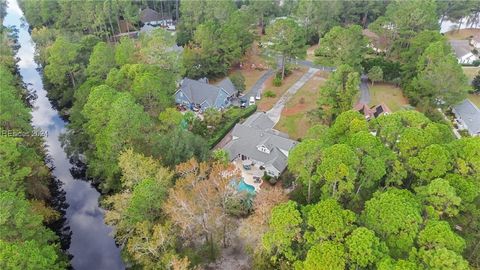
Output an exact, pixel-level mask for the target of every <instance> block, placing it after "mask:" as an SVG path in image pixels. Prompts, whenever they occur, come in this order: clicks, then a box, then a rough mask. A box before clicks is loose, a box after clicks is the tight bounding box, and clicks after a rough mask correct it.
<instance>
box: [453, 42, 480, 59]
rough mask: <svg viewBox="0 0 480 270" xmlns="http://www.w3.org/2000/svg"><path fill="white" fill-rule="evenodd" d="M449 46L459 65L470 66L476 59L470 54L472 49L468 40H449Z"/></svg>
mask: <svg viewBox="0 0 480 270" xmlns="http://www.w3.org/2000/svg"><path fill="white" fill-rule="evenodd" d="M450 45H451V46H452V48H453V51H454V52H455V56H456V57H457V59H458V63H460V64H472V63H473V61H475V60H478V57H477V56H476V55H474V54H473V53H472V47H470V42H469V41H468V40H450Z"/></svg>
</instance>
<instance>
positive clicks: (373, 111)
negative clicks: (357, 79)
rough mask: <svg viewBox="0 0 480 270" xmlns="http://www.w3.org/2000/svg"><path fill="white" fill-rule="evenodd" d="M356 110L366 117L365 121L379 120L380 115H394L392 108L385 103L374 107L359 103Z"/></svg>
mask: <svg viewBox="0 0 480 270" xmlns="http://www.w3.org/2000/svg"><path fill="white" fill-rule="evenodd" d="M354 109H355V110H356V111H358V112H359V113H361V114H362V115H363V116H365V119H367V120H370V119H373V118H377V117H379V116H380V115H384V114H390V113H392V111H391V110H390V108H388V106H387V105H386V104H384V103H381V104H378V105H376V106H372V107H369V106H368V105H367V104H365V103H358V104H357V105H356V106H355V108H354Z"/></svg>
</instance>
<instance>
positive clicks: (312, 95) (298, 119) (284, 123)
mask: <svg viewBox="0 0 480 270" xmlns="http://www.w3.org/2000/svg"><path fill="white" fill-rule="evenodd" d="M324 75H325V74H324V73H322V72H317V73H316V74H315V76H314V77H313V78H311V79H310V80H309V81H308V82H307V83H305V85H304V86H303V87H302V88H300V90H298V92H297V93H296V94H295V95H294V96H293V97H292V98H291V99H290V100H289V101H288V103H287V104H286V106H285V109H284V110H283V111H282V116H281V118H280V121H279V122H278V124H277V125H276V126H275V129H278V130H280V131H283V132H285V133H287V134H288V135H289V136H290V138H292V139H299V138H302V137H304V136H305V134H306V133H307V130H308V129H309V128H310V126H311V123H310V119H309V117H308V112H309V111H312V110H314V109H316V108H317V100H318V97H319V95H320V91H319V88H320V86H322V85H323V84H324V83H325V77H324Z"/></svg>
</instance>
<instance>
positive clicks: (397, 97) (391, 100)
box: [369, 83, 408, 112]
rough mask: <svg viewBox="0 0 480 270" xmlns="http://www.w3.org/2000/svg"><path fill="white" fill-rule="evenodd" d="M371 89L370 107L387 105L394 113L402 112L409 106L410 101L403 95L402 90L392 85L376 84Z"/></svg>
mask: <svg viewBox="0 0 480 270" xmlns="http://www.w3.org/2000/svg"><path fill="white" fill-rule="evenodd" d="M369 87H370V97H371V100H370V104H369V105H370V106H373V105H378V104H380V103H382V102H383V103H385V104H386V105H387V106H388V108H390V110H392V112H396V111H399V110H401V109H402V108H403V107H404V106H405V105H408V99H407V98H406V97H405V96H404V95H403V92H402V89H400V88H399V87H396V86H394V85H392V84H387V83H376V84H375V85H373V86H372V85H371V84H370V85H369Z"/></svg>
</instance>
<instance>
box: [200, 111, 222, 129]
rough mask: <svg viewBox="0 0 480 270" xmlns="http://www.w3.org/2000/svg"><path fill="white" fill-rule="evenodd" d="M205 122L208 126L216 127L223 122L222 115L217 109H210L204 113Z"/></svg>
mask: <svg viewBox="0 0 480 270" xmlns="http://www.w3.org/2000/svg"><path fill="white" fill-rule="evenodd" d="M203 117H204V121H205V123H206V124H207V126H213V127H216V126H218V125H219V124H220V122H221V121H222V113H221V112H220V111H219V110H217V109H215V108H208V109H206V110H205V112H204V113H203Z"/></svg>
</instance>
